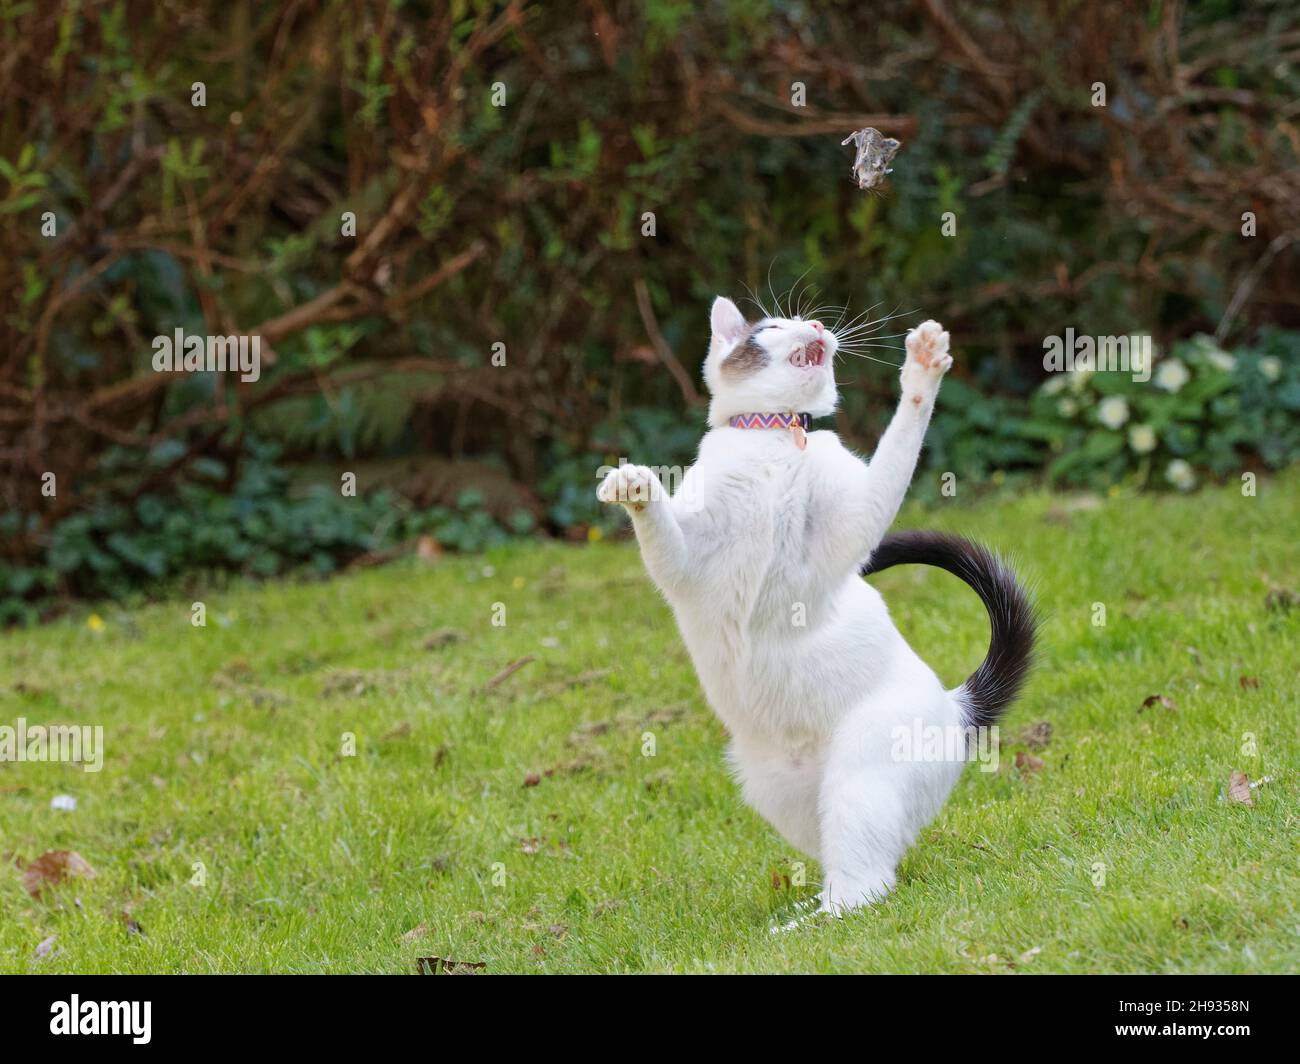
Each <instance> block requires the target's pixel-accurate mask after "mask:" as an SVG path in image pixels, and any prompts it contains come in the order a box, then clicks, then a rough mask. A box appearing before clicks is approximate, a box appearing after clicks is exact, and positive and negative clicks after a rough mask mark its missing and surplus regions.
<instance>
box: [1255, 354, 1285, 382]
mask: <svg viewBox="0 0 1300 1064" xmlns="http://www.w3.org/2000/svg"><path fill="white" fill-rule="evenodd" d="M1259 371H1260V373H1262V374H1264V379H1265V380H1266V381H1275V380H1277V379H1278V378H1279V377H1280V376H1282V360H1281V359H1280V358H1275V357H1274V356H1272V355H1265V356H1264V357H1263V358H1261V359H1260V360H1259Z"/></svg>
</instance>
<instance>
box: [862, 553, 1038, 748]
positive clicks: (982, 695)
mask: <svg viewBox="0 0 1300 1064" xmlns="http://www.w3.org/2000/svg"><path fill="white" fill-rule="evenodd" d="M908 564H913V565H935V566H938V567H939V568H940V569H944V570H947V571H948V572H950V573H952V574H953V576H956V577H958V578H959V579H961V580H964V581H965V582H966V583H968V584H970V586H971V587H972V588H974V589H975V593H976V594H977V595H979V597H980V599H981V601H983V603H984V606H985V608H986V609H987V610H988V611H989V624H990V626H991V627H992V629H993V634H992V637H991V638H990V640H989V652H988V654H986V655H985V657H984V660H983V661H982V662H980V666H979V668H978V669H976V670H975V672H974V673H972V674H971V677H970V679H968V680H967V681H966V682H965V683H964V684H962V685H961V686H960V687H959V688H957V690H956V691H955V692H954V694H955V695H956V697H957V699H958V700H959V701H960V702H961V703H962V705H963V706H964V707H965V709H966V714H965V715H966V721H965V723H966V724H967V725H974V726H976V727H988V726H990V725H993V724H996V723H997V720H998V718H999V717H1000V716H1001V715H1002V711H1003V710H1005V709H1006V708H1007V706H1008V705H1010V704H1011V703H1012V702H1013V701H1014V700H1015V697H1016V695H1018V694H1019V693H1020V688H1021V687H1023V686H1024V683H1025V679H1026V678H1027V677H1028V675H1029V667H1030V664H1031V662H1032V659H1033V653H1034V637H1035V635H1036V633H1037V631H1038V617H1037V615H1036V613H1035V612H1034V606H1033V603H1032V602H1030V600H1029V595H1028V594H1027V593H1026V592H1025V589H1024V588H1023V587H1021V586H1020V584H1019V582H1018V581H1017V580H1016V576H1015V573H1013V572H1012V571H1011V570H1010V568H1008V567H1007V565H1006V563H1005V562H1003V561H1002V559H1000V558H999V557H998V556H997V555H996V554H994V553H993V552H992V551H990V550H989V549H988V548H987V547H982V546H980V545H979V544H978V543H972V542H971V541H970V540H968V539H962V538H961V537H960V536H950V535H947V534H946V533H944V532H896V533H893V534H892V535H888V536H886V537H885V538H884V540H883V541H882V542H881V544H880V546H879V547H877V548H876V551H875V553H874V554H872V556H871V560H870V561H869V562H867V564H866V565H864V566H863V567H862V575H863V576H868V575H869V574H871V573H878V572H880V570H882V569H888V568H890V567H892V566H895V565H908Z"/></svg>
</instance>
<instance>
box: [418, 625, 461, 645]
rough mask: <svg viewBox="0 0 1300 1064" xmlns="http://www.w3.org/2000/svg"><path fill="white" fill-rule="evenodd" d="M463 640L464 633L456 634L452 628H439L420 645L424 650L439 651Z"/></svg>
mask: <svg viewBox="0 0 1300 1064" xmlns="http://www.w3.org/2000/svg"><path fill="white" fill-rule="evenodd" d="M464 638H465V633H464V632H458V631H456V629H454V628H440V629H438V631H436V632H434V633H433V634H432V635H430V636H428V637H427V638H426V639H425V641H424V643H423V644H422V645H423V647H424V649H425V650H441V649H442V648H443V647H449V646H451V645H452V644H453V643H459V642H461V641H462V640H463V639H464Z"/></svg>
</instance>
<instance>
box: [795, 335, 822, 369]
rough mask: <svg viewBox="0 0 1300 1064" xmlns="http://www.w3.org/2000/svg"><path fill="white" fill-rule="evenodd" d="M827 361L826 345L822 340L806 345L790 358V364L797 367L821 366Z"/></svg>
mask: <svg viewBox="0 0 1300 1064" xmlns="http://www.w3.org/2000/svg"><path fill="white" fill-rule="evenodd" d="M825 361H826V345H825V344H824V343H822V342H821V341H820V340H813V341H812V342H811V343H808V344H805V345H804V346H803V347H801V348H799V350H797V351H796V352H795V353H794V354H793V355H791V356H790V362H791V363H792V364H793V365H796V366H820V365H821V364H822V363H823V362H825Z"/></svg>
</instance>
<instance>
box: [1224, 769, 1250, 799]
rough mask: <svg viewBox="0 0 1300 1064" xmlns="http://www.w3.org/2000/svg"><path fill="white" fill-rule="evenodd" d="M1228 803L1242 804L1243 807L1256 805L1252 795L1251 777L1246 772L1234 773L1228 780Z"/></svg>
mask: <svg viewBox="0 0 1300 1064" xmlns="http://www.w3.org/2000/svg"><path fill="white" fill-rule="evenodd" d="M1228 801H1230V802H1240V803H1241V804H1242V805H1254V804H1255V799H1254V798H1252V797H1251V794H1250V777H1249V776H1247V775H1246V774H1245V773H1244V772H1234V773H1233V774H1232V776H1231V777H1230V778H1229V779H1228Z"/></svg>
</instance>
